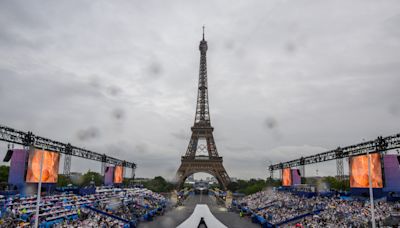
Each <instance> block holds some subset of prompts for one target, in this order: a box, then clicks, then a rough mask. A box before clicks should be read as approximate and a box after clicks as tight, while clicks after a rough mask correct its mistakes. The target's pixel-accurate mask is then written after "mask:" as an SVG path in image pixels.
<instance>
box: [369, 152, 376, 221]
mask: <svg viewBox="0 0 400 228" xmlns="http://www.w3.org/2000/svg"><path fill="white" fill-rule="evenodd" d="M367 157H368V182H369V201H370V204H371V216H372V219H371V223H372V228H375V227H376V224H375V209H374V192H373V191H372V177H371V155H370V154H369V151H368V150H367Z"/></svg>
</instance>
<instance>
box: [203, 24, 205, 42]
mask: <svg viewBox="0 0 400 228" xmlns="http://www.w3.org/2000/svg"><path fill="white" fill-rule="evenodd" d="M204 29H205V26H204V25H203V40H204Z"/></svg>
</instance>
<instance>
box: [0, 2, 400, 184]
mask: <svg viewBox="0 0 400 228" xmlns="http://www.w3.org/2000/svg"><path fill="white" fill-rule="evenodd" d="M253 3H254V4H248V3H247V2H234V3H232V2H230V1H227V0H223V1H221V2H219V3H218V4H214V3H213V2H211V1H201V2H186V3H184V4H182V2H179V1H172V2H168V3H160V2H148V1H142V2H138V1H131V2H123V3H118V4H115V3H113V2H109V1H95V2H94V1H87V2H80V3H79V4H77V3H76V2H71V1H57V2H52V1H43V2H41V3H39V4H38V3H33V2H27V1H18V0H17V1H1V3H0V26H1V28H2V30H1V32H0V69H1V70H0V101H1V106H0V119H1V122H2V124H6V125H9V126H11V127H15V128H17V129H21V130H31V131H33V132H35V133H37V134H39V135H43V136H47V137H49V138H54V139H57V140H59V141H64V142H68V141H69V142H71V143H73V144H76V145H78V146H82V147H85V148H88V149H92V150H95V151H98V152H100V153H107V154H108V153H110V154H111V153H115V155H116V156H118V157H121V158H123V159H125V160H129V161H134V162H136V163H138V165H139V168H138V170H137V176H154V175H160V174H163V175H164V174H165V175H166V177H167V176H173V174H174V170H175V169H177V168H178V166H179V161H180V160H179V159H180V156H181V155H182V154H183V153H184V151H185V149H186V146H187V143H188V140H189V137H190V133H191V132H190V127H191V126H192V124H193V117H194V116H193V115H194V111H195V110H194V109H195V102H196V96H197V83H198V67H199V51H198V44H199V43H198V42H199V40H200V39H201V26H202V25H203V24H206V39H207V41H208V44H209V50H208V55H207V61H208V83H209V85H208V86H209V96H210V97H209V98H210V112H211V119H212V124H213V126H214V128H215V130H214V137H215V140H216V145H217V148H218V151H219V153H220V154H221V155H222V156H223V157H224V164H225V165H226V168H227V170H228V172H229V174H230V175H231V176H236V177H266V175H267V172H266V168H267V161H268V160H271V161H273V162H279V161H284V160H287V159H289V158H290V159H292V158H296V157H298V156H302V155H303V154H304V155H307V154H312V153H317V152H321V151H322V150H323V149H325V148H326V149H332V148H336V147H337V146H344V145H350V144H352V143H357V142H359V141H360V140H361V139H362V138H365V139H371V138H376V136H378V135H387V134H393V133H396V132H398V129H399V128H400V121H399V118H400V115H399V113H400V111H399V107H400V105H399V103H398V97H399V96H400V94H399V91H400V90H399V89H398V85H399V84H400V81H399V80H400V77H399V76H398V75H399V73H400V68H399V63H398V59H400V40H399V39H398V38H399V32H398V29H397V28H398V27H399V26H398V25H399V15H400V11H399V9H398V7H397V5H398V3H397V2H396V1H384V2H383V1H382V2H367V3H366V2H365V1H362V0H351V1H330V2H317V1H311V2H310V1H303V0H300V1H296V2H295V3H293V2H286V1H258V2H253ZM160 4H161V5H160ZM210 5H213V7H210ZM242 12H249V13H248V14H243V13H242ZM360 12H363V13H360ZM116 15H118V16H116ZM90 127H93V128H95V129H98V131H101V132H100V133H101V135H99V136H98V137H95V138H93V137H91V136H90V135H92V133H91V131H88V129H89V128H90ZM80 131H82V132H83V133H84V134H83V135H84V137H83V138H85V139H87V140H83V141H82V140H80V138H79V137H77V134H78V132H80ZM100 136H101V137H100ZM89 139H90V140H89ZM110 145H112V146H110ZM299 145H300V146H299ZM302 145H306V146H302ZM307 145H312V146H307ZM0 148H4V144H3V143H0ZM4 151H5V150H4V149H2V150H1V152H0V153H4ZM241 151H246V153H244V154H242V153H241ZM0 155H1V154H0ZM82 164H86V163H85V162H82V160H79V159H78V158H74V160H73V164H72V167H73V169H76V170H84V169H87V168H91V169H96V170H99V167H100V165H99V164H97V163H88V164H89V165H87V166H86V165H85V166H83V167H82ZM334 167H335V166H334V164H331V163H327V164H326V165H325V164H320V165H319V167H318V169H319V170H320V171H319V172H321V173H329V171H330V170H329V169H331V170H334ZM308 169H309V172H310V173H313V172H314V173H315V170H316V167H315V166H310V167H308Z"/></svg>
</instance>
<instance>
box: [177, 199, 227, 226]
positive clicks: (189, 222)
mask: <svg viewBox="0 0 400 228" xmlns="http://www.w3.org/2000/svg"><path fill="white" fill-rule="evenodd" d="M201 218H204V221H205V223H206V225H207V227H209V228H227V226H225V225H224V224H222V223H221V222H220V221H219V220H218V219H217V218H215V217H214V215H213V214H212V213H211V211H210V208H208V206H207V205H206V204H197V205H196V207H195V209H194V211H193V213H192V214H191V215H190V217H189V218H188V219H186V220H185V221H184V222H183V223H181V224H180V225H179V226H177V228H197V226H198V225H199V223H200V219H201Z"/></svg>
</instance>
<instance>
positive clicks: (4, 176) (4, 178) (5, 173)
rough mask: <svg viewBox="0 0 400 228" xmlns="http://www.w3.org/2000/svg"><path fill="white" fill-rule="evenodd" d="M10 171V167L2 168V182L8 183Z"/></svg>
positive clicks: (0, 175) (0, 171)
mask: <svg viewBox="0 0 400 228" xmlns="http://www.w3.org/2000/svg"><path fill="white" fill-rule="evenodd" d="M9 171H10V167H9V166H6V165H2V166H0V182H6V183H7V182H8V173H9Z"/></svg>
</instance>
